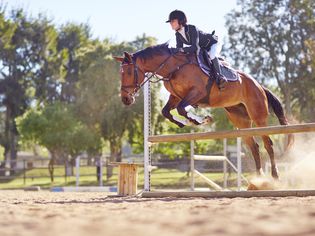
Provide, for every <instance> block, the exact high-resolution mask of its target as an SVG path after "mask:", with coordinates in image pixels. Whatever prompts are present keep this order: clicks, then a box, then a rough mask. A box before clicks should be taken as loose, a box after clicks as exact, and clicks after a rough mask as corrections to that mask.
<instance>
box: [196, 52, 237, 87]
mask: <svg viewBox="0 0 315 236" xmlns="http://www.w3.org/2000/svg"><path fill="white" fill-rule="evenodd" d="M197 61H198V64H199V67H200V69H201V70H202V71H203V72H204V73H205V74H206V75H207V76H209V77H210V79H212V78H215V75H214V71H213V68H212V67H213V65H212V62H211V60H210V58H209V55H208V53H207V51H206V50H200V52H199V54H198V55H197ZM219 63H220V67H221V72H222V74H223V75H224V77H225V78H226V79H227V80H228V81H231V82H233V81H238V80H239V79H240V78H239V75H238V73H237V72H236V70H234V69H233V68H232V67H230V66H229V64H228V63H227V62H226V61H224V59H223V58H221V57H219Z"/></svg>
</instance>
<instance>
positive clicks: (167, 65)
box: [142, 55, 191, 77]
mask: <svg viewBox="0 0 315 236" xmlns="http://www.w3.org/2000/svg"><path fill="white" fill-rule="evenodd" d="M189 60H191V59H189V58H188V57H185V56H183V57H182V58H180V57H177V58H175V57H172V56H170V55H167V56H157V57H153V58H150V59H147V60H146V61H145V63H143V64H142V66H143V71H145V72H151V73H156V74H158V75H160V76H163V77H167V76H168V75H169V74H170V73H171V72H172V71H173V70H174V68H176V67H178V66H179V65H182V64H184V63H186V62H188V61H189Z"/></svg>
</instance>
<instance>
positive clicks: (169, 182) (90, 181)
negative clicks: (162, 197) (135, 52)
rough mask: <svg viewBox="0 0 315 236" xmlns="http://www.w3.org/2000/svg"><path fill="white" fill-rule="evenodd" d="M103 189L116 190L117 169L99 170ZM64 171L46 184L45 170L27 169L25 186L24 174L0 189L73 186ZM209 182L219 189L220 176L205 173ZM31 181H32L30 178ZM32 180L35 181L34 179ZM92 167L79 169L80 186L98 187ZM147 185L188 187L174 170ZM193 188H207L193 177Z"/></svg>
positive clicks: (231, 182)
mask: <svg viewBox="0 0 315 236" xmlns="http://www.w3.org/2000/svg"><path fill="white" fill-rule="evenodd" d="M103 172H104V173H103V185H104V186H116V185H117V182H118V179H117V177H118V168H117V167H115V168H114V169H113V176H112V177H111V178H110V179H108V180H107V179H106V168H104V169H103ZM64 175H65V170H64V167H62V166H59V167H56V168H55V176H56V177H55V179H54V182H53V183H52V182H51V181H50V178H49V175H48V170H47V169H31V170H27V171H26V172H25V176H26V177H27V178H26V182H25V184H24V179H23V176H24V173H20V174H19V175H18V176H17V177H18V178H14V179H12V180H9V181H6V182H0V189H21V188H24V187H29V186H41V187H42V188H50V187H54V186H75V184H76V177H75V169H74V175H73V176H68V177H67V178H65V177H64ZM205 175H206V176H207V177H208V178H210V179H211V180H213V181H215V182H216V183H218V184H219V185H222V183H223V173H205ZM32 177H33V178H32ZM35 177H36V178H35ZM228 183H229V184H228V186H236V174H234V173H233V174H231V176H229V181H228ZM143 184H144V175H143V168H140V169H139V179H138V187H139V189H141V188H143ZM98 185H99V184H98V182H97V178H96V168H95V167H81V168H80V186H98ZM151 185H152V188H153V189H167V188H170V189H180V188H187V189H188V188H189V187H190V176H188V175H187V172H181V171H179V170H177V169H156V170H153V171H152V172H151ZM195 187H208V185H207V184H206V183H205V182H204V181H203V180H202V179H201V178H199V177H195Z"/></svg>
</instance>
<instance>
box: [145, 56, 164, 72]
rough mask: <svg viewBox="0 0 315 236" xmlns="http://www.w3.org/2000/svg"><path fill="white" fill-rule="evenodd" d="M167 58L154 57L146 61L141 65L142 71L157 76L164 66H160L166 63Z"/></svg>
mask: <svg viewBox="0 0 315 236" xmlns="http://www.w3.org/2000/svg"><path fill="white" fill-rule="evenodd" d="M167 57H168V56H156V57H152V58H150V59H147V60H146V61H145V62H144V63H142V66H143V71H145V72H151V73H157V74H159V73H160V72H161V70H162V69H163V67H164V66H165V65H164V66H162V64H163V63H164V62H165V63H167V61H165V60H166V59H167Z"/></svg>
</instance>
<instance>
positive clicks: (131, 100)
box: [121, 96, 135, 106]
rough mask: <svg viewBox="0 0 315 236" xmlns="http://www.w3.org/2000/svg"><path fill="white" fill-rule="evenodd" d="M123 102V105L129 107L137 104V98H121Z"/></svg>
mask: <svg viewBox="0 0 315 236" xmlns="http://www.w3.org/2000/svg"><path fill="white" fill-rule="evenodd" d="M121 101H122V102H123V104H125V105H127V106H129V105H131V104H133V103H134V102H135V98H134V97H131V96H124V97H121Z"/></svg>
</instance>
